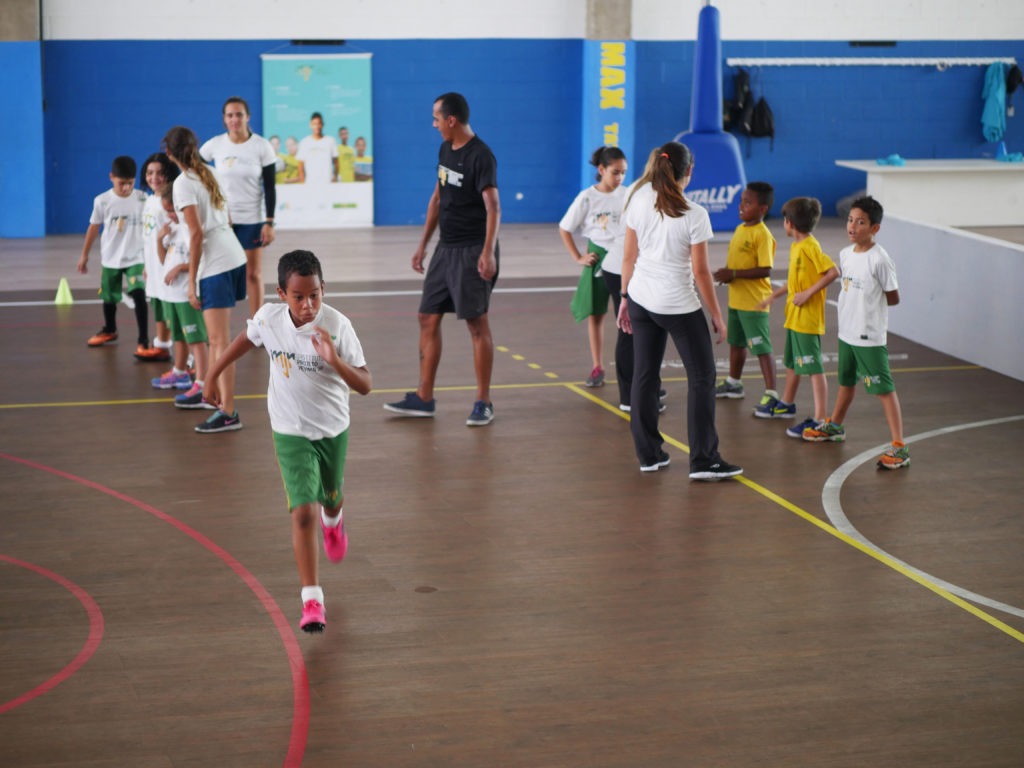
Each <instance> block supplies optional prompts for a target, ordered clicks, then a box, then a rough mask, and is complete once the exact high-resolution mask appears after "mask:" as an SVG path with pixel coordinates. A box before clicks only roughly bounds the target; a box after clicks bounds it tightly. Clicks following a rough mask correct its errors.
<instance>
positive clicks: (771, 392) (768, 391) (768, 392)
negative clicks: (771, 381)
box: [764, 389, 779, 400]
mask: <svg viewBox="0 0 1024 768" xmlns="http://www.w3.org/2000/svg"><path fill="white" fill-rule="evenodd" d="M764 393H765V394H766V395H768V397H774V398H775V399H776V400H778V399H779V393H778V392H776V391H775V390H774V389H766V390H765V391H764Z"/></svg>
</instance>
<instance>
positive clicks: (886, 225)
mask: <svg viewBox="0 0 1024 768" xmlns="http://www.w3.org/2000/svg"><path fill="white" fill-rule="evenodd" d="M878 242H879V243H880V244H881V245H882V247H883V248H885V249H886V251H888V252H889V255H890V256H892V258H893V261H895V262H896V274H897V275H898V276H899V283H900V303H899V304H898V305H897V306H895V307H892V308H890V310H889V330H890V331H892V332H893V333H895V334H898V335H900V336H903V337H905V338H908V339H910V340H911V341H916V342H917V343H919V344H924V345H925V346H927V347H931V348H932V349H937V350H939V351H940V352H944V353H946V354H947V355H952V356H953V357H959V358H960V359H962V360H967V361H968V362H971V363H975V364H977V365H981V366H984V367H985V368H990V369H992V370H993V371H997V372H999V373H1002V374H1005V375H1007V376H1012V377H1013V378H1015V379H1019V380H1021V381H1024V342H1022V341H1021V336H1022V331H1024V302H1022V301H1021V300H1020V275H1021V274H1022V273H1024V247H1022V246H1019V245H1014V244H1012V243H1007V242H1005V241H1003V240H995V239H993V238H990V237H983V236H982V235H976V234H974V233H971V232H964V231H961V230H957V229H950V228H948V227H935V226H931V225H928V224H918V223H916V222H911V221H907V220H905V219H899V218H896V217H895V216H886V217H885V219H884V220H883V221H882V229H881V231H880V232H879V234H878Z"/></svg>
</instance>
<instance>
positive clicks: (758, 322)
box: [714, 181, 779, 407]
mask: <svg viewBox="0 0 1024 768" xmlns="http://www.w3.org/2000/svg"><path fill="white" fill-rule="evenodd" d="M773 198H774V190H773V189H772V186H771V184H767V183H765V182H763V181H752V182H750V183H749V184H747V188H746V189H745V190H743V194H742V196H741V197H740V211H739V213H740V221H742V222H743V223H742V224H740V225H739V226H738V227H736V231H735V232H734V233H733V236H732V240H730V241H729V252H728V256H727V257H726V260H725V266H724V267H722V268H721V269H719V270H718V271H717V272H715V274H714V278H715V280H716V281H717V282H719V283H727V284H728V285H729V319H728V321H727V322H728V331H727V333H726V338H727V340H728V342H729V376H728V377H727V378H726V379H725V381H723V382H722V383H721V384H719V385H718V386H717V387H716V388H715V397H729V398H741V397H743V382H742V381H740V376H742V375H743V364H744V363H746V361H747V349H748V348H749V349H750V351H751V352H752V353H753V354H755V355H757V362H758V364H759V365H760V366H761V376H763V377H764V386H765V391H764V396H763V397H762V398H761V403H760V406H759V407H766V406H771V407H774V405H775V404H776V403H778V401H779V393H778V392H776V391H775V360H774V358H773V357H772V337H771V329H770V327H769V325H768V308H767V307H765V308H764V309H758V305H759V304H760V303H761V302H762V301H764V300H765V299H767V298H768V297H769V296H771V294H772V283H771V280H769V279H768V278H769V277H770V275H771V273H772V265H773V264H774V262H775V238H774V237H772V233H771V231H770V230H769V229H768V227H766V226H765V224H764V217H765V216H767V215H768V211H769V210H770V209H771V207H772V200H773Z"/></svg>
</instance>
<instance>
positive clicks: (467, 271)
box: [420, 243, 500, 320]
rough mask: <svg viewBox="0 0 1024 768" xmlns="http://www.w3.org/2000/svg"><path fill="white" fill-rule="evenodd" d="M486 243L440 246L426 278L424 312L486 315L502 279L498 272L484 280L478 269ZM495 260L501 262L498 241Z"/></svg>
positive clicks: (462, 317) (461, 316) (470, 316)
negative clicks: (493, 294) (492, 296)
mask: <svg viewBox="0 0 1024 768" xmlns="http://www.w3.org/2000/svg"><path fill="white" fill-rule="evenodd" d="M481 251H483V244H482V243H481V244H478V245H465V246H451V245H438V246H437V248H436V249H435V250H434V255H433V256H432V257H431V259H430V266H428V267H427V276H426V278H425V279H424V281H423V297H422V298H421V299H420V313H421V314H425V315H443V314H445V313H447V312H454V313H455V316H456V317H457V318H459V320H473V319H475V318H477V317H480V316H481V315H486V314H487V310H488V309H489V308H490V305H491V291H492V290H493V289H494V284H495V283H497V282H498V275H497V273H495V275H494V278H493V279H491V280H484V279H483V278H482V277H480V273H479V272H478V271H477V262H478V261H479V260H480V253H481ZM494 261H495V263H496V264H500V262H499V258H498V244H497V243H495V244H494Z"/></svg>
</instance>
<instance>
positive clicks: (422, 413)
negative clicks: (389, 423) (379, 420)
mask: <svg viewBox="0 0 1024 768" xmlns="http://www.w3.org/2000/svg"><path fill="white" fill-rule="evenodd" d="M384 410H385V411H391V413H397V414H398V415H399V416H412V417H413V418H421V419H422V418H429V417H432V416H433V415H434V401H433V400H424V399H422V398H421V397H420V396H419V395H417V394H416V393H415V392H406V393H405V399H404V400H399V401H398V402H397V403H384Z"/></svg>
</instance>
